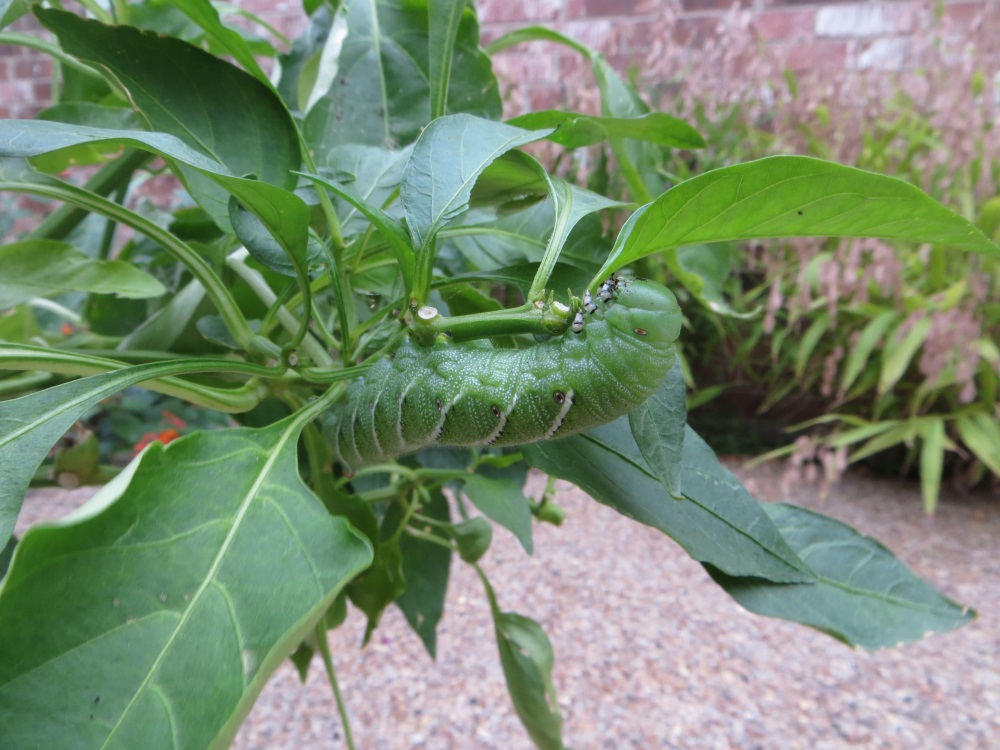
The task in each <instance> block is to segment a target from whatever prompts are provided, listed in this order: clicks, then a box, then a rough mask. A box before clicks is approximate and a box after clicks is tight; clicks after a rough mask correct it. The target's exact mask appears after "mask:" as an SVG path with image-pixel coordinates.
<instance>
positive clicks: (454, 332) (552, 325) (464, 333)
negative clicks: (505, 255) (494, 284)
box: [411, 300, 572, 346]
mask: <svg viewBox="0 0 1000 750" xmlns="http://www.w3.org/2000/svg"><path fill="white" fill-rule="evenodd" d="M571 313H572V311H571V310H570V308H568V307H566V308H565V310H559V309H557V308H555V307H553V306H552V305H547V304H544V303H542V301H541V300H539V301H538V302H536V303H535V304H525V305H521V306H520V307H513V308H511V309H509V310H495V311H492V312H486V313H473V314H471V315H459V316H457V317H454V318H447V317H445V316H443V315H438V316H436V317H434V318H433V319H431V320H421V319H417V320H416V321H414V324H413V326H412V328H411V332H412V333H413V336H414V338H416V339H417V340H418V341H419V342H420V343H421V344H424V345H425V346H429V345H430V344H432V343H434V340H435V339H436V338H437V336H438V335H440V334H448V335H450V336H451V337H452V338H453V339H454V340H455V341H462V340H464V339H481V338H490V337H492V336H509V335H511V334H515V333H535V334H541V335H559V334H561V333H564V332H565V331H566V329H567V328H568V327H569V324H570V319H571Z"/></svg>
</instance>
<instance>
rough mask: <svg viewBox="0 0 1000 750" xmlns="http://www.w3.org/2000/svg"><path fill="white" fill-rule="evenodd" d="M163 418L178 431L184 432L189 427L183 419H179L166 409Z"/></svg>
mask: <svg viewBox="0 0 1000 750" xmlns="http://www.w3.org/2000/svg"><path fill="white" fill-rule="evenodd" d="M163 418H164V419H165V420H166V421H167V422H168V423H170V424H172V425H173V426H174V427H176V428H177V429H178V430H183V429H184V428H185V427H187V422H185V421H184V420H183V419H181V418H180V417H178V416H177V415H176V414H174V413H173V412H169V411H167V410H166V409H164V410H163Z"/></svg>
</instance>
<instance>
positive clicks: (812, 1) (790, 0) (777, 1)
mask: <svg viewBox="0 0 1000 750" xmlns="http://www.w3.org/2000/svg"><path fill="white" fill-rule="evenodd" d="M857 1H858V0H822V1H821V2H820V1H819V0H768V3H767V5H768V7H771V8H783V7H786V6H789V5H840V4H842V3H856V2H857Z"/></svg>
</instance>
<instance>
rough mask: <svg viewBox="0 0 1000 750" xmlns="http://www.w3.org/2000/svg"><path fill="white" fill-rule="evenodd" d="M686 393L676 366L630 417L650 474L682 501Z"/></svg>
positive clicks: (678, 368) (636, 439)
mask: <svg viewBox="0 0 1000 750" xmlns="http://www.w3.org/2000/svg"><path fill="white" fill-rule="evenodd" d="M686 421H687V393H686V387H685V384H684V373H683V372H681V368H680V364H679V363H675V364H674V366H673V367H671V368H670V371H669V372H668V373H667V379H666V380H664V381H663V385H661V386H660V387H659V389H657V391H656V393H654V394H653V395H652V396H651V397H650V398H649V400H648V401H646V403H645V404H643V405H642V406H640V407H639V408H638V409H636V410H635V411H633V412H631V413H630V414H629V415H628V424H629V428H630V429H631V430H632V438H633V439H634V440H635V444H636V445H637V446H639V451H640V453H642V457H643V459H645V461H646V464H647V465H648V466H649V468H650V470H651V471H652V472H653V474H655V475H656V476H657V477H658V478H659V479H660V481H661V482H662V483H663V486H664V488H666V490H667V492H669V493H670V495H671V496H672V497H674V498H678V499H680V498H681V490H682V489H683V488H682V487H681V462H682V460H683V449H684V425H685V423H686Z"/></svg>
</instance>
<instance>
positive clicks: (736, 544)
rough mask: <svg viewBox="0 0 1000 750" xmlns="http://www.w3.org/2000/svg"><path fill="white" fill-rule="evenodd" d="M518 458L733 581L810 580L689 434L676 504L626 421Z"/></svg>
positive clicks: (761, 514) (769, 525)
mask: <svg viewBox="0 0 1000 750" xmlns="http://www.w3.org/2000/svg"><path fill="white" fill-rule="evenodd" d="M523 452H524V457H525V460H526V461H527V462H528V463H529V464H530V465H531V466H535V467H537V468H539V469H541V470H542V471H545V472H547V473H548V474H551V475H552V476H556V477H559V478H561V479H566V480H568V481H570V482H572V483H573V484H575V485H577V486H578V487H580V488H581V489H582V490H583V491H584V492H586V493H587V494H589V495H590V496H591V497H593V498H594V499H595V500H597V501H598V502H601V503H604V504H605V505H607V506H609V507H611V508H614V509H615V510H617V511H618V512H619V513H621V514H622V515H625V516H627V517H629V518H631V519H633V520H635V521H638V522H640V523H644V524H646V525H647V526H652V527H653V528H655V529H659V530H660V531H662V532H664V533H665V534H667V535H668V536H670V537H672V538H673V539H674V540H675V541H677V543H678V544H680V545H681V546H682V547H683V548H684V549H685V551H686V552H687V553H688V554H689V555H691V557H693V558H694V559H696V560H699V561H701V562H706V563H711V564H712V565H714V566H716V567H717V568H720V569H722V570H725V571H726V572H728V573H730V574H732V575H743V576H756V577H758V578H764V579H767V580H771V581H776V582H785V583H787V582H808V581H810V580H812V576H811V574H810V573H809V571H808V569H807V568H806V567H805V565H804V564H803V563H802V561H801V560H800V559H799V558H798V557H797V556H796V555H795V553H794V552H793V551H792V550H791V549H790V548H789V547H788V545H787V543H786V542H785V541H784V539H782V538H781V535H780V534H779V533H778V530H777V529H776V528H775V527H774V524H772V523H771V521H770V520H769V519H768V517H767V515H765V513H764V511H763V510H761V507H760V505H759V504H758V503H757V501H756V500H754V499H753V498H752V497H751V496H750V494H749V493H748V492H747V491H746V489H744V487H743V485H741V484H740V483H739V481H737V480H736V478H735V477H733V475H732V474H730V473H729V472H728V471H727V470H726V469H725V468H724V467H723V466H722V465H721V464H720V463H719V461H718V459H717V458H716V457H715V454H714V453H713V452H712V450H711V448H709V447H708V446H707V445H706V444H705V442H704V441H703V440H702V439H701V438H700V437H699V436H698V435H697V433H695V432H694V431H693V430H691V429H690V428H687V430H686V432H685V435H684V450H683V459H682V468H681V490H682V493H683V499H681V500H675V499H674V498H673V497H672V496H671V495H670V493H669V492H667V490H666V488H665V487H664V486H663V483H662V480H661V478H660V477H658V476H657V475H656V473H655V472H654V471H653V470H652V469H651V468H650V466H649V464H648V463H647V462H646V460H645V459H644V458H643V456H642V453H641V452H640V450H639V447H638V446H637V445H636V442H635V438H633V436H632V432H631V429H630V428H629V421H628V417H622V418H620V419H617V420H615V421H614V422H612V423H611V424H608V425H605V426H603V427H599V428H597V429H596V430H591V431H590V432H587V433H584V434H582V435H573V436H571V437H567V438H562V439H560V440H550V441H546V442H541V443H535V444H533V445H527V446H525V447H524V448H523Z"/></svg>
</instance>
